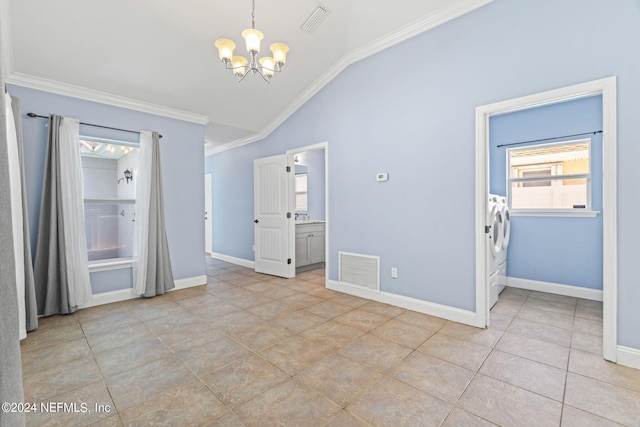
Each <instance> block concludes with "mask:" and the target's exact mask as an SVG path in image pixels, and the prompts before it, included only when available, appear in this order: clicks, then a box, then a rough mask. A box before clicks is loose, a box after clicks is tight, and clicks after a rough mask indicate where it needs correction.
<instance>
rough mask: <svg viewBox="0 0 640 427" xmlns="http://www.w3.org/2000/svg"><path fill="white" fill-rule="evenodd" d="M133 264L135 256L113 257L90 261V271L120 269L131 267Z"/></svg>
mask: <svg viewBox="0 0 640 427" xmlns="http://www.w3.org/2000/svg"><path fill="white" fill-rule="evenodd" d="M132 266H133V258H113V259H108V260H104V261H89V273H97V272H98V271H108V270H120V269H122V268H131V267H132Z"/></svg>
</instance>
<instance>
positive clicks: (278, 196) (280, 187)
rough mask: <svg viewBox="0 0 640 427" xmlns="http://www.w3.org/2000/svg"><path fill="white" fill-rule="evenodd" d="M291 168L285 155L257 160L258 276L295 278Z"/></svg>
mask: <svg viewBox="0 0 640 427" xmlns="http://www.w3.org/2000/svg"><path fill="white" fill-rule="evenodd" d="M287 168H288V171H287ZM291 168H292V167H291V165H288V164H287V156H286V155H285V154H283V155H279V156H273V157H265V158H263V159H256V160H254V163H253V180H254V190H253V191H254V213H255V220H254V223H255V227H254V239H255V271H256V272H258V273H265V274H271V275H274V276H280V277H294V276H295V265H294V263H293V262H292V261H293V260H292V254H290V250H289V246H290V245H289V237H290V236H289V234H290V227H289V226H290V222H291V221H293V219H292V218H291V215H292V214H291V211H290V210H289V202H290V201H289V188H290V186H291V185H292V181H293V172H291Z"/></svg>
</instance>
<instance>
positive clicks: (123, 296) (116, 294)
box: [78, 288, 139, 309]
mask: <svg viewBox="0 0 640 427" xmlns="http://www.w3.org/2000/svg"><path fill="white" fill-rule="evenodd" d="M138 297H139V295H136V293H135V292H134V291H133V288H127V289H119V290H117V291H110V292H102V293H100V294H93V296H92V297H91V299H90V300H89V301H88V302H87V303H86V304H82V305H79V306H78V309H83V308H89V307H95V306H98V305H105V304H111V303H113V302H120V301H126V300H128V299H134V298H138Z"/></svg>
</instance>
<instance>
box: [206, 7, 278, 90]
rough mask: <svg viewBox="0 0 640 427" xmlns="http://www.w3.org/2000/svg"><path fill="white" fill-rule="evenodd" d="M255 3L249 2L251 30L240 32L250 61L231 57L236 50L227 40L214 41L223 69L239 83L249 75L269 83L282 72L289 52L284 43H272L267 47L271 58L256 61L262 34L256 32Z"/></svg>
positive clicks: (234, 45)
mask: <svg viewBox="0 0 640 427" xmlns="http://www.w3.org/2000/svg"><path fill="white" fill-rule="evenodd" d="M255 9H256V2H255V0H252V1H251V28H250V29H248V30H244V31H243V32H242V37H243V38H244V40H245V42H246V44H247V50H248V51H249V55H250V57H251V58H250V59H248V60H247V58H245V57H244V56H239V55H236V56H234V55H233V49H235V48H236V44H235V43H234V42H233V41H231V40H229V39H218V40H216V47H217V48H218V53H219V55H220V60H221V61H222V62H223V63H224V67H225V69H227V70H231V72H232V73H233V74H234V75H235V76H236V77H237V78H238V81H239V82H241V81H242V80H244V78H245V77H246V76H247V74H249V73H251V74H252V75H254V76H255V75H256V74H259V75H260V76H261V77H262V78H263V79H264V81H266V82H267V83H269V82H270V80H271V77H273V75H274V74H275V73H279V72H280V71H282V67H283V66H284V63H285V61H286V59H287V52H289V46H287V45H286V44H284V43H273V44H272V45H271V46H269V49H270V50H271V52H272V54H273V56H272V57H268V56H267V57H262V58H260V59H257V57H258V52H260V40H262V37H263V35H262V33H261V32H260V31H258V30H256V16H255Z"/></svg>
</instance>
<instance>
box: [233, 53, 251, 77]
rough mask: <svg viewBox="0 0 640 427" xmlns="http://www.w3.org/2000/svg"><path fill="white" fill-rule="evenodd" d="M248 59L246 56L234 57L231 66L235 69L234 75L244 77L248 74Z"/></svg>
mask: <svg viewBox="0 0 640 427" xmlns="http://www.w3.org/2000/svg"><path fill="white" fill-rule="evenodd" d="M248 63H249V61H247V58H245V57H244V56H234V57H233V58H231V66H232V67H233V74H235V75H236V76H237V77H244V75H245V74H246V72H247V64H248Z"/></svg>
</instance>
